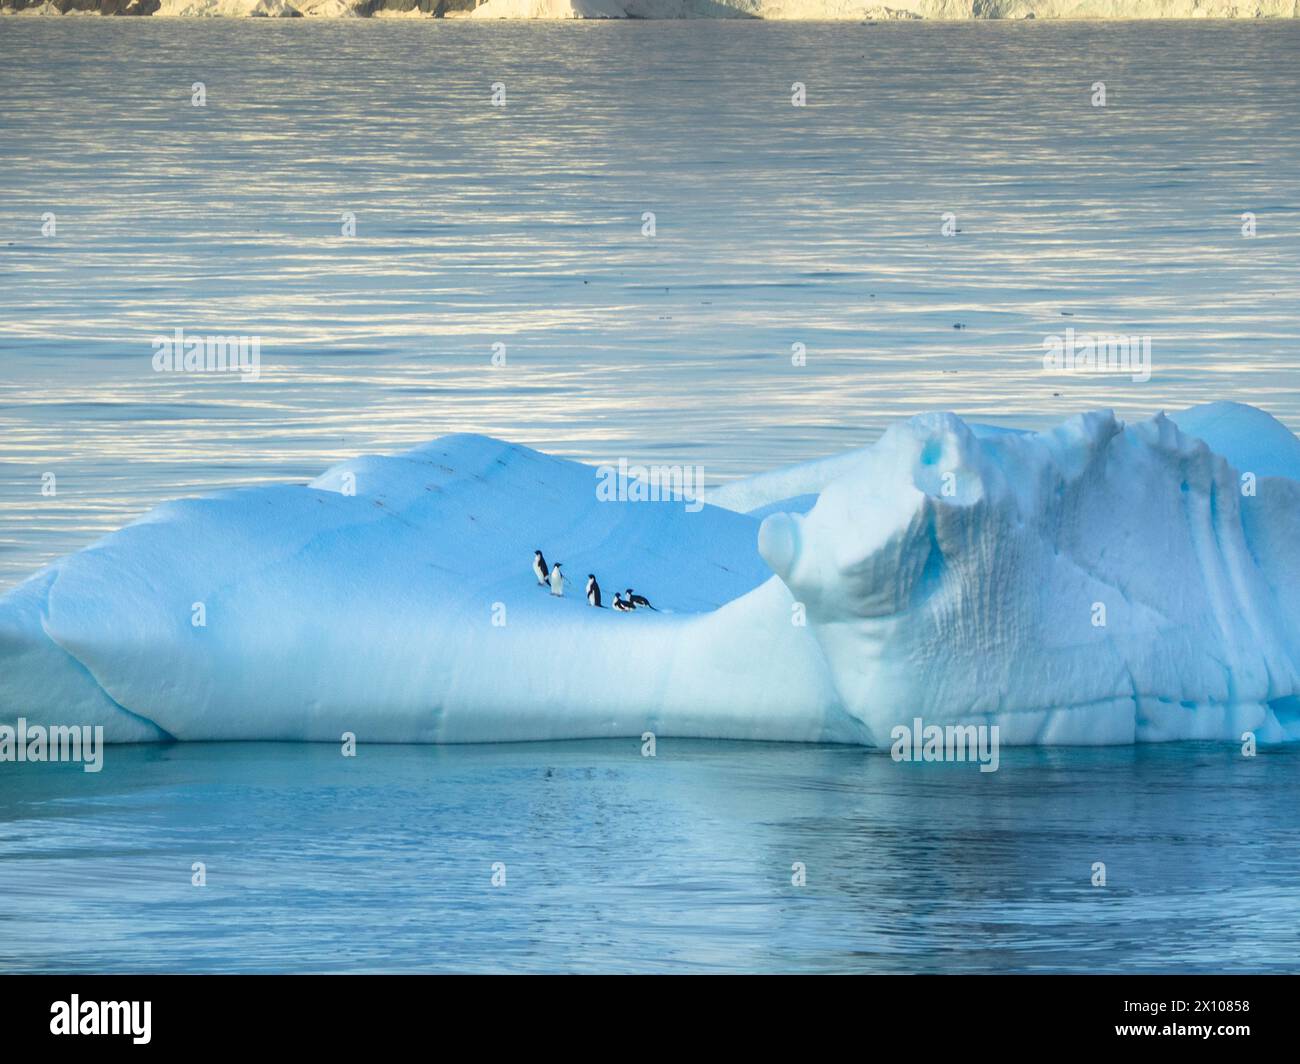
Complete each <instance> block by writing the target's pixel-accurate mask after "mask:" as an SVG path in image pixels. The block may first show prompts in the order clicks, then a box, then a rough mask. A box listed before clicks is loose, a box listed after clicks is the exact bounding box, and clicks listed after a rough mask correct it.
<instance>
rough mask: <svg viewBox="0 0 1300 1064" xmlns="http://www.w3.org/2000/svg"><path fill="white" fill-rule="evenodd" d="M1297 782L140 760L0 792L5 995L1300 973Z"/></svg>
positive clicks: (1109, 774) (543, 755) (918, 770)
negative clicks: (496, 878)
mask: <svg viewBox="0 0 1300 1064" xmlns="http://www.w3.org/2000/svg"><path fill="white" fill-rule="evenodd" d="M1298 767H1300V751H1296V750H1293V749H1287V750H1265V751H1263V752H1261V753H1260V754H1259V756H1258V757H1256V758H1254V759H1247V758H1242V757H1241V756H1240V752H1239V751H1238V750H1237V749H1236V748H1233V747H1222V746H1208V745H1198V744H1174V745H1167V746H1146V747H1138V748H1121V749H1060V750H1028V749H1021V750H1003V751H1002V758H1001V763H1000V766H999V768H998V770H997V771H996V772H991V773H983V774H982V773H980V772H979V771H978V768H977V767H976V766H975V765H972V764H931V765H922V764H907V763H895V762H894V761H892V760H891V759H890V758H889V757H888V756H887V755H883V754H872V753H869V752H867V751H864V750H860V749H854V748H850V747H825V746H798V745H792V746H787V745H774V744H768V743H707V742H698V741H694V742H687V741H669V740H661V741H660V742H659V744H658V748H657V754H656V756H655V757H654V758H644V757H642V756H641V749H640V744H639V743H638V742H636V741H635V740H629V741H625V742H605V741H598V742H583V743H539V744H528V743H520V744H505V745H498V746H475V747H457V748H448V747H420V746H406V747H402V746H370V747H362V748H361V749H360V752H359V753H358V756H357V757H356V758H354V759H353V758H344V757H342V756H341V753H340V750H339V748H338V747H334V746H325V745H295V744H262V743H258V744H240V743H233V744H225V743H213V744H209V743H195V744H178V745H172V746H155V747H112V748H110V749H109V750H108V753H107V756H106V758H105V762H104V768H103V770H102V771H101V772H99V773H98V774H90V773H84V772H83V771H82V770H81V769H80V767H78V766H70V765H65V766H58V767H57V768H56V769H54V770H49V769H48V768H46V767H42V766H33V765H23V766H17V767H15V766H6V768H5V771H3V772H0V824H2V825H3V830H0V898H3V899H4V905H3V906H2V907H0V970H5V971H13V970H23V971H25V970H32V969H40V970H54V971H84V970H95V971H99V970H108V971H175V970H180V971H204V972H231V971H253V972H282V971H314V972H320V971H323V972H341V971H386V972H387V971H447V970H452V971H483V972H533V971H547V972H551V971H587V972H595V971H628V972H661V971H672V972H692V971H744V972H754V971H758V972H766V971H800V972H814V971H843V972H912V971H921V972H936V971H942V972H1005V971H1018V972H1034V971H1071V972H1132V971H1294V970H1295V968H1296V966H1297V961H1296V959H1297V957H1300V924H1298V923H1297V919H1296V917H1297V914H1300V875H1298V874H1297V873H1300V846H1297V841H1300V840H1298V839H1297V817H1296V812H1295V800H1294V799H1295V780H1296V772H1297V768H1298ZM1098 861H1101V862H1103V863H1104V864H1105V866H1106V885H1105V886H1104V887H1094V886H1093V885H1092V878H1093V865H1094V863H1095V862H1098ZM195 862H201V863H202V864H203V865H204V866H205V869H206V876H207V883H206V886H202V887H196V886H194V885H193V884H192V877H193V875H194V873H193V871H192V869H193V866H194V864H195ZM796 862H798V863H801V864H802V865H803V866H804V868H805V875H806V882H805V884H804V885H802V886H798V887H796V886H794V885H793V883H792V877H793V875H794V872H792V867H793V866H794V865H795V863H796ZM498 864H500V865H503V866H504V877H505V878H504V882H503V883H502V884H501V885H500V886H494V885H493V874H494V866H495V865H498Z"/></svg>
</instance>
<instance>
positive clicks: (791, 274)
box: [0, 19, 1300, 589]
mask: <svg viewBox="0 0 1300 1064" xmlns="http://www.w3.org/2000/svg"><path fill="white" fill-rule="evenodd" d="M1298 55H1300V23H1298V22H1295V21H1272V22H1259V23H1255V22H1231V23H1208V22H1195V23H1066V24H1051V23H1046V22H1037V21H1036V22H1032V23H1026V22H1017V23H996V22H993V23H949V24H937V23H935V24H925V25H915V24H913V25H908V24H879V25H864V24H856V23H854V24H839V23H837V24H816V23H804V24H798V23H761V22H734V21H728V22H687V23H671V22H635V23H624V24H599V23H589V24H577V25H565V24H544V23H538V24H526V23H522V24H486V25H484V24H473V23H467V22H457V21H456V20H438V21H420V22H412V21H406V20H398V21H393V20H387V21H384V20H369V21H368V20H343V21H324V22H321V21H313V20H306V21H304V20H292V21H290V22H279V21H276V20H265V19H259V20H242V21H241V20H221V19H217V20H193V19H190V20H174V19H147V20H135V19H5V20H4V21H3V22H0V60H2V61H0V173H3V174H4V181H3V187H2V188H0V367H2V368H3V372H2V373H0V589H2V588H4V587H6V586H11V585H12V584H13V583H15V582H17V581H18V580H20V579H22V578H23V577H25V576H26V575H28V574H29V573H31V572H32V571H33V570H34V569H36V568H37V567H38V566H39V565H40V564H43V563H44V562H47V561H49V560H51V559H53V558H55V557H58V556H60V555H62V554H64V553H67V552H69V551H71V550H75V549H77V548H79V547H81V546H84V545H86V544H87V543H89V542H91V541H92V540H94V539H95V538H97V537H98V536H99V535H101V534H103V533H105V532H107V531H110V530H112V529H114V528H117V527H119V526H120V525H122V524H123V523H125V522H126V521H128V520H129V519H131V518H132V517H134V516H136V515H138V514H140V513H142V512H144V511H145V510H147V509H148V508H149V507H151V506H153V505H155V504H156V503H158V502H159V501H162V500H164V499H168V498H173V497H176V496H179V495H185V494H196V493H200V492H203V491H208V490H212V489H215V488H219V487H228V486H233V485H240V484H248V483H254V482H262V481H266V480H277V479H280V480H283V479H289V480H299V481H301V480H305V479H308V478H310V477H312V476H314V475H316V474H317V473H319V472H320V471H321V470H322V469H324V468H326V467H327V466H329V465H330V464H332V463H334V462H336V461H339V460H342V459H344V458H347V457H351V456H353V455H355V454H357V453H360V452H364V451H393V450H398V449H402V448H405V447H408V446H411V445H413V444H415V443H417V442H419V441H422V440H426V439H429V438H431V437H435V436H438V435H442V434H444V433H448V432H457V431H470V432H481V433H487V434H490V435H495V436H501V437H505V438H507V439H510V440H512V441H515V442H520V443H526V444H529V445H533V446H536V447H539V448H541V449H543V450H547V451H551V452H553V453H558V454H563V455H566V456H570V457H575V458H578V459H583V460H589V461H593V462H604V461H608V460H612V459H616V458H618V457H627V458H628V459H629V461H630V462H632V463H633V464H635V463H638V462H647V461H660V462H674V463H681V464H691V465H702V466H703V467H704V470H705V475H706V482H707V483H708V484H710V485H713V484H718V483H722V482H724V481H725V480H727V479H730V478H732V477H735V476H738V475H742V474H746V473H752V472H757V471H759V470H762V469H767V468H772V467H774V466H779V465H783V464H787V463H790V462H796V461H801V460H804V459H807V458H812V457H817V456H821V455H825V454H830V453H834V452H836V451H840V450H846V449H849V448H851V447H854V446H858V445H861V444H863V443H865V442H868V441H870V440H871V439H873V438H875V436H876V435H878V434H879V432H880V431H881V429H882V427H883V426H884V425H886V424H887V423H888V422H889V421H891V420H893V419H895V418H898V417H900V416H904V415H908V414H911V413H915V412H917V411H921V410H928V409H936V408H946V409H951V410H955V411H957V412H958V413H960V414H962V415H966V416H971V417H976V418H982V419H986V420H988V419H997V420H1001V421H1003V422H1006V423H1009V424H1014V425H1019V426H1026V427H1039V426H1046V425H1050V424H1054V423H1055V422H1057V421H1058V420H1060V419H1061V418H1063V417H1065V416H1068V415H1070V414H1073V413H1076V412H1079V411H1081V410H1086V409H1091V408H1095V407H1098V406H1110V407H1113V408H1114V409H1116V410H1117V411H1119V412H1120V413H1121V414H1122V415H1127V416H1145V415H1148V414H1150V413H1152V412H1154V411H1155V410H1158V409H1162V408H1164V409H1175V408H1181V407H1185V406H1188V405H1191V404H1193V403H1198V402H1204V401H1207V400H1211V399H1238V400H1242V401H1246V402H1250V403H1253V404H1255V405H1259V406H1263V407H1265V408H1266V409H1269V410H1271V411H1272V412H1274V413H1275V414H1276V415H1277V416H1279V417H1280V418H1281V419H1282V420H1283V421H1284V422H1285V423H1286V424H1287V425H1289V426H1290V427H1291V428H1293V429H1296V428H1300V387H1298V385H1297V381H1298V380H1300V378H1298V377H1297V372H1296V371H1297V367H1298V366H1300V299H1297V294H1298V293H1300V126H1298V125H1297V123H1296V120H1295V119H1296V112H1295V101H1296V100H1297V98H1300V63H1297V62H1296V61H1295V60H1296V57H1297V56H1298ZM1099 80H1100V81H1104V82H1105V84H1106V89H1107V106H1106V107H1104V108H1099V107H1093V106H1092V102H1091V100H1092V95H1093V92H1092V89H1091V86H1092V84H1093V83H1094V82H1096V81H1099ZM795 81H799V82H803V83H804V84H805V85H806V87H807V101H808V103H807V106H806V107H804V108H796V107H793V106H791V102H790V99H791V94H790V90H791V85H792V84H793V83H794V82H795ZM195 82H202V83H203V84H204V86H205V88H206V93H207V97H206V100H207V102H206V106H205V107H201V108H200V107H195V106H193V105H192V103H191V98H192V85H193V84H194V83H195ZM497 82H501V83H504V85H505V87H506V106H504V107H493V106H492V105H491V91H492V90H491V86H492V85H493V84H494V83H497ZM47 211H48V212H53V213H54V215H55V219H56V226H57V231H56V233H55V235H53V236H48V237H43V236H42V235H41V218H42V215H43V214H44V213H45V212H47ZM645 211H653V212H654V213H655V216H656V235H655V236H654V237H653V238H649V237H644V236H642V221H641V218H642V214H643V212H645ZM948 211H951V212H952V213H954V214H955V215H956V218H957V223H956V224H957V227H958V228H959V229H960V232H959V233H957V234H956V235H954V236H952V237H944V236H942V235H941V232H940V229H941V226H942V224H943V220H942V215H943V213H944V212H948ZM1246 211H1250V212H1253V213H1254V214H1255V215H1256V219H1257V234H1258V235H1257V236H1256V237H1255V238H1253V239H1247V238H1245V237H1243V236H1242V233H1241V225H1242V222H1241V217H1240V216H1241V214H1242V213H1243V212H1246ZM344 212H352V213H353V214H354V215H355V218H356V236H355V237H353V238H350V239H349V238H345V237H344V236H343V235H342V232H341V229H342V220H341V219H342V216H343V213H344ZM955 325H962V326H964V328H961V329H956V328H954V326H955ZM1067 326H1073V327H1075V328H1076V329H1077V330H1079V331H1080V332H1093V333H1118V334H1137V335H1149V336H1150V337H1151V340H1152V358H1153V362H1154V371H1153V375H1152V378H1151V380H1150V381H1148V382H1146V383H1137V382H1134V381H1132V380H1131V379H1129V378H1128V377H1114V376H1112V377H1104V378H1102V377H1097V376H1081V375H1076V376H1068V377H1062V376H1052V375H1047V374H1044V373H1043V372H1042V366H1041V360H1042V354H1043V341H1044V338H1045V337H1047V336H1050V335H1059V334H1060V333H1062V332H1063V330H1064V329H1065V328H1066V327H1067ZM176 328H183V329H186V330H188V331H189V332H190V333H191V334H199V335H207V334H218V335H248V336H258V337H260V339H261V352H262V361H263V374H262V379H261V381H259V382H258V383H256V384H253V383H237V382H235V381H233V380H231V379H229V378H213V377H201V376H197V375H183V374H182V375H169V374H159V373H155V372H153V370H152V367H151V363H150V359H151V356H152V353H153V349H152V346H151V340H152V339H153V337H155V336H157V335H159V334H162V335H170V334H171V333H172V331H173V330H174V329H176ZM494 343H503V344H505V345H506V365H505V366H504V367H500V368H494V367H493V366H492V365H491V361H490V360H491V355H492V345H493V344H494ZM795 343H802V344H804V345H805V346H806V349H807V364H806V365H805V366H803V367H795V366H792V365H791V345H792V344H795ZM46 472H52V473H54V474H55V476H56V486H57V491H58V494H57V495H56V496H54V497H53V498H51V497H49V496H45V495H42V494H41V487H42V483H43V482H42V474H43V473H46Z"/></svg>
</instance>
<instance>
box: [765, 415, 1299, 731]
mask: <svg viewBox="0 0 1300 1064" xmlns="http://www.w3.org/2000/svg"><path fill="white" fill-rule="evenodd" d="M1292 440H1294V438H1293V437H1292ZM1298 536H1300V484H1297V483H1296V481H1294V480H1291V479H1280V478H1271V477H1268V476H1266V475H1264V474H1263V473H1262V472H1260V471H1256V470H1248V471H1245V472H1242V471H1238V470H1237V469H1235V468H1234V467H1233V466H1232V465H1230V464H1229V463H1228V461H1226V460H1225V459H1224V458H1223V457H1222V456H1221V455H1218V454H1216V453H1215V452H1213V451H1212V450H1211V449H1210V447H1209V446H1208V445H1207V444H1206V443H1205V442H1203V441H1202V440H1199V439H1196V438H1194V437H1192V436H1189V435H1185V434H1184V433H1183V432H1181V431H1180V430H1179V428H1178V427H1177V426H1176V425H1175V424H1174V422H1172V421H1170V420H1168V419H1167V418H1164V417H1156V418H1155V419H1153V420H1151V421H1148V422H1142V423H1139V424H1135V425H1129V426H1125V425H1123V424H1122V423H1120V422H1119V421H1117V420H1116V419H1115V418H1114V417H1113V416H1112V415H1110V414H1108V413H1104V414H1090V415H1087V416H1084V417H1080V418H1075V419H1072V420H1071V421H1069V422H1067V423H1066V424H1065V425H1063V426H1062V427H1060V428H1059V429H1057V430H1055V431H1053V432H1050V433H1043V434H1014V435H1001V436H994V437H989V438H985V439H982V440H981V439H978V438H976V436H975V435H974V433H972V432H971V431H970V429H969V428H967V426H966V425H965V424H964V423H963V422H962V421H960V420H959V419H958V418H956V417H953V416H952V415H950V414H949V415H932V416H923V417H918V418H914V419H912V420H911V421H908V422H905V423H903V424H901V425H898V426H895V427H894V428H893V429H891V430H890V431H889V432H888V433H887V434H886V435H885V436H884V437H883V438H882V439H881V440H880V441H879V442H878V443H877V444H876V445H875V446H874V447H872V448H870V449H869V450H868V451H867V452H865V453H863V454H861V456H860V457H859V459H858V461H856V462H855V463H854V466H853V468H852V469H851V470H850V471H849V472H847V473H845V474H844V475H842V476H840V477H838V478H837V479H835V480H833V481H832V482H831V483H830V484H829V485H828V486H827V488H826V490H825V491H824V492H823V493H822V494H821V496H820V498H819V499H818V501H817V504H816V505H815V506H814V507H813V508H812V510H811V511H810V512H809V513H808V514H807V515H806V516H800V515H786V514H773V515H772V516H769V517H768V518H767V519H766V520H765V521H764V523H763V526H762V529H761V531H760V535H759V549H760V551H761V553H762V554H763V557H764V558H765V559H766V560H767V562H768V563H769V564H770V565H771V566H772V568H773V570H774V571H775V572H776V573H777V574H778V575H779V576H780V577H781V579H782V580H783V581H784V583H785V584H786V585H787V586H788V587H789V589H790V591H791V594H792V596H793V598H794V599H795V600H796V601H798V602H801V603H804V604H805V606H806V610H807V617H808V622H809V625H810V627H811V628H812V630H813V632H814V634H815V635H816V637H817V640H818V643H819V644H820V645H821V647H822V649H823V651H824V652H825V655H826V660H827V663H828V665H829V667H830V669H831V671H832V673H833V675H834V683H835V687H836V690H837V692H838V693H839V695H840V698H841V701H842V704H843V706H844V707H845V709H846V710H847V711H848V712H849V713H850V714H851V715H852V716H853V717H855V718H857V719H858V720H860V721H862V722H863V723H864V724H865V725H867V726H868V727H869V728H870V729H871V731H872V733H873V734H874V735H875V736H876V737H877V738H879V737H880V736H882V735H887V734H888V731H889V728H890V727H892V726H893V725H894V724H896V723H898V707H899V706H910V707H913V708H914V710H915V711H916V713H917V715H919V716H921V717H923V718H925V719H926V720H928V721H933V722H937V723H948V722H957V721H960V722H981V721H982V722H987V723H999V724H1000V725H1001V726H1002V737H1003V741H1009V742H1013V743H1052V742H1059V741H1065V742H1078V741H1085V737H1088V738H1090V739H1091V740H1092V741H1095V742H1130V741H1133V740H1135V739H1136V740H1161V739H1174V738H1196V737H1205V738H1226V737H1229V736H1232V735H1233V734H1240V733H1241V732H1242V731H1245V730H1251V731H1258V732H1260V733H1261V734H1262V735H1264V736H1267V737H1269V738H1280V737H1282V735H1283V734H1284V732H1285V727H1284V726H1283V725H1282V724H1281V723H1280V722H1279V721H1278V720H1277V719H1276V715H1275V709H1276V710H1278V711H1280V712H1282V713H1283V715H1287V714H1288V712H1289V710H1288V708H1287V705H1289V703H1288V704H1287V705H1280V704H1281V703H1282V702H1283V701H1284V700H1288V699H1291V698H1292V697H1294V696H1295V694H1296V693H1297V691H1300V676H1298V674H1297V669H1296V657H1295V653H1296V649H1297V647H1300V641H1298V640H1300V603H1297V602H1296V601H1295V599H1294V597H1293V595H1292V594H1291V591H1290V588H1291V586H1292V580H1293V579H1294V577H1295V576H1296V575H1300V539H1297V537H1298ZM1085 722H1086V723H1085Z"/></svg>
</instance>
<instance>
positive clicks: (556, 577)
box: [551, 562, 564, 598]
mask: <svg viewBox="0 0 1300 1064" xmlns="http://www.w3.org/2000/svg"><path fill="white" fill-rule="evenodd" d="M560 564H561V563H560V562H556V563H555V564H554V565H552V566H551V594H552V595H555V596H556V597H557V598H558V597H560V596H561V595H563V594H564V574H563V573H561V572H560Z"/></svg>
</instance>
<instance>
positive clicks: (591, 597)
mask: <svg viewBox="0 0 1300 1064" xmlns="http://www.w3.org/2000/svg"><path fill="white" fill-rule="evenodd" d="M587 601H588V602H590V603H591V604H592V605H593V606H595V607H596V609H600V585H599V584H598V583H596V574H595V573H588V574H587Z"/></svg>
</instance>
